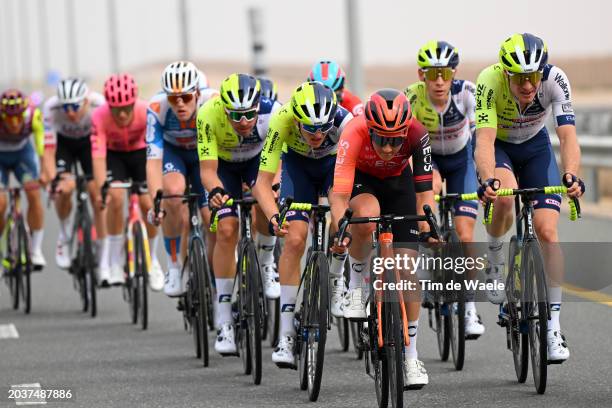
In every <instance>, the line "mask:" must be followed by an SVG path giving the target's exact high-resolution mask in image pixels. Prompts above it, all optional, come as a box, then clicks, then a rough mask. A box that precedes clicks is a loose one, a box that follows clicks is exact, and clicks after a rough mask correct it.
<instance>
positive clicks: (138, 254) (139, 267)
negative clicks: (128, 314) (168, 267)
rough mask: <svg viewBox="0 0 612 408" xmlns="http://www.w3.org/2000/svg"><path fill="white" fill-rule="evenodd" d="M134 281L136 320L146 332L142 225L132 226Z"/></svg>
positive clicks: (144, 257)
mask: <svg viewBox="0 0 612 408" xmlns="http://www.w3.org/2000/svg"><path fill="white" fill-rule="evenodd" d="M133 232H134V268H135V269H134V272H135V273H134V278H133V279H134V281H135V283H136V284H135V290H136V297H137V299H138V320H140V327H141V328H142V330H146V329H147V326H148V324H149V310H148V306H149V305H148V296H147V295H148V293H147V282H148V274H149V271H148V270H147V254H146V253H145V248H144V234H143V231H142V225H141V224H140V223H138V222H137V223H135V224H134V231H133Z"/></svg>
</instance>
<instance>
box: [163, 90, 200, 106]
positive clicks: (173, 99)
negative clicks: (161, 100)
mask: <svg viewBox="0 0 612 408" xmlns="http://www.w3.org/2000/svg"><path fill="white" fill-rule="evenodd" d="M167 98H168V102H170V104H171V105H176V104H177V103H178V101H179V99H180V100H182V101H183V103H185V104H187V103H189V102H191V101H192V100H193V98H195V92H191V93H184V94H175V95H168V96H167Z"/></svg>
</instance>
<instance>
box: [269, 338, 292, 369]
mask: <svg viewBox="0 0 612 408" xmlns="http://www.w3.org/2000/svg"><path fill="white" fill-rule="evenodd" d="M294 348H295V340H294V338H293V337H291V336H281V338H280V339H279V340H278V345H277V346H276V348H275V349H274V351H273V352H272V362H273V363H274V364H276V365H277V366H278V367H279V368H292V369H294V370H295V369H296V368H297V365H296V364H295V356H294V355H293V350H294Z"/></svg>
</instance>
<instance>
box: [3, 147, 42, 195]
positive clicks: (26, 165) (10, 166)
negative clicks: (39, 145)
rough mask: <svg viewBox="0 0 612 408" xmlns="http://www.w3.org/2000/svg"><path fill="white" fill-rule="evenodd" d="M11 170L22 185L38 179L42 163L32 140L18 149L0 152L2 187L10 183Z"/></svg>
mask: <svg viewBox="0 0 612 408" xmlns="http://www.w3.org/2000/svg"><path fill="white" fill-rule="evenodd" d="M11 171H12V172H13V174H14V175H15V178H16V179H17V181H19V183H20V184H22V185H23V183H27V182H28V181H32V180H37V179H38V177H39V176H40V165H39V162H38V156H37V154H36V152H35V151H34V146H32V143H31V142H28V143H26V144H25V145H24V146H23V147H22V148H21V149H20V150H17V151H10V152H0V184H1V186H0V187H2V188H4V187H6V186H7V185H8V180H9V174H10V172H11Z"/></svg>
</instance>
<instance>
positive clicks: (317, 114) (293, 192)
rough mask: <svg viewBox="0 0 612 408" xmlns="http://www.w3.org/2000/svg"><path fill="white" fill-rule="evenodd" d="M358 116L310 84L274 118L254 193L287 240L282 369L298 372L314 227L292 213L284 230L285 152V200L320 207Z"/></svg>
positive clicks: (276, 357)
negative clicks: (301, 289) (299, 301)
mask: <svg viewBox="0 0 612 408" xmlns="http://www.w3.org/2000/svg"><path fill="white" fill-rule="evenodd" d="M352 117H353V115H351V114H350V113H349V112H348V111H347V110H346V109H344V108H342V107H340V106H338V104H337V100H336V95H335V94H334V92H333V90H332V89H331V88H329V87H328V86H326V85H323V84H322V83H320V82H312V83H308V82H306V83H303V84H301V85H300V86H299V87H297V88H296V89H295V91H294V92H293V95H292V97H291V101H290V102H289V103H286V104H285V105H283V106H282V107H281V109H280V110H278V111H277V112H275V113H274V114H273V115H272V118H271V119H270V126H269V128H268V135H267V137H266V143H265V145H264V148H263V150H262V153H261V162H260V165H259V174H258V176H257V183H256V184H255V187H254V188H253V195H254V196H255V198H257V201H258V202H259V205H260V206H261V209H262V211H263V213H264V214H265V216H266V219H267V220H269V226H268V228H269V229H270V232H273V233H274V234H275V235H277V236H280V237H282V236H284V237H285V244H284V247H283V252H282V253H281V256H280V262H279V266H278V267H279V274H280V284H281V293H280V305H281V316H280V319H281V320H280V336H281V337H280V339H279V342H278V346H277V347H276V349H275V350H274V352H273V353H272V361H273V362H274V363H276V364H277V365H278V366H279V367H281V368H295V358H294V354H293V351H294V345H295V343H294V337H295V327H294V325H293V318H294V310H295V302H296V297H297V292H298V284H299V282H300V259H301V257H302V254H303V253H304V248H305V246H306V237H307V236H308V225H309V224H308V223H309V219H308V214H307V213H305V212H301V211H300V212H295V211H290V212H288V213H287V221H288V224H289V226H288V227H284V226H283V228H280V229H279V225H278V217H279V215H278V206H277V205H276V201H275V199H274V193H273V191H272V184H273V180H274V177H275V174H276V172H277V170H278V167H279V160H280V158H281V151H282V150H283V144H286V147H287V152H286V153H284V154H283V160H282V170H281V193H280V195H281V198H286V197H289V196H291V197H293V198H294V199H295V201H296V202H306V203H312V204H318V200H319V196H320V195H326V194H327V191H328V190H329V188H330V187H331V185H332V180H333V168H334V164H335V162H336V150H337V148H338V139H339V138H340V133H341V132H342V130H343V129H344V128H345V126H346V124H347V123H348V122H349V121H350V120H351V119H352ZM343 266H344V260H343V259H338V260H337V261H336V262H332V266H331V268H330V275H334V276H340V275H341V274H342V267H343ZM337 281H338V279H334V280H333V282H337ZM343 290H344V287H340V286H333V287H332V292H336V296H337V297H339V296H341V295H342V292H343ZM336 313H339V312H338V311H336Z"/></svg>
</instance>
